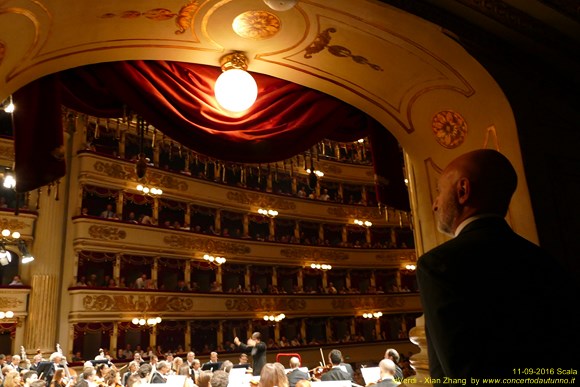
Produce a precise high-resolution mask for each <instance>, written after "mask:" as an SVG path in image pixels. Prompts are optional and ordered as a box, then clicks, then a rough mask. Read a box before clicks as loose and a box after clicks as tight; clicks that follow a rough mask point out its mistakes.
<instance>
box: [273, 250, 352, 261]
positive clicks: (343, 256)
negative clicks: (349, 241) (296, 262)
mask: <svg viewBox="0 0 580 387" xmlns="http://www.w3.org/2000/svg"><path fill="white" fill-rule="evenodd" d="M280 255H281V256H283V257H285V258H291V259H308V260H314V261H319V260H320V261H333V262H337V261H348V260H349V259H350V258H349V255H348V254H347V253H345V252H343V251H338V250H330V249H315V248H307V247H292V248H288V249H280Z"/></svg>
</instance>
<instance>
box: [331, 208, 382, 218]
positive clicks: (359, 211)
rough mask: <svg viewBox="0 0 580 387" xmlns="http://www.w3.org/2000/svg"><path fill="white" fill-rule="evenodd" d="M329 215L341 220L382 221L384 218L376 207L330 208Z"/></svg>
mask: <svg viewBox="0 0 580 387" xmlns="http://www.w3.org/2000/svg"><path fill="white" fill-rule="evenodd" d="M327 212H328V214H329V215H332V216H336V217H339V218H354V219H380V218H382V217H383V216H382V215H381V214H380V213H379V210H378V209H377V208H374V207H370V208H369V207H367V208H352V207H328V208H327Z"/></svg>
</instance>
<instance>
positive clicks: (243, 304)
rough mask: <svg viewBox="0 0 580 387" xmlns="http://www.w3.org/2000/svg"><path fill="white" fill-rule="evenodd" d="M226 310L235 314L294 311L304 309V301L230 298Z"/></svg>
mask: <svg viewBox="0 0 580 387" xmlns="http://www.w3.org/2000/svg"><path fill="white" fill-rule="evenodd" d="M226 309H227V310H232V311H237V312H268V311H273V310H283V311H296V310H304V309H306V300H303V299H287V298H264V297H259V298H249V297H248V298H243V299H237V298H230V299H228V300H226Z"/></svg>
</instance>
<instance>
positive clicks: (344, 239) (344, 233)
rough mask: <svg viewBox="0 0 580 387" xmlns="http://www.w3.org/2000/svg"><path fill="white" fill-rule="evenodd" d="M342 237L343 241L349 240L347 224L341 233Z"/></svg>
mask: <svg viewBox="0 0 580 387" xmlns="http://www.w3.org/2000/svg"><path fill="white" fill-rule="evenodd" d="M340 237H341V240H342V243H346V242H347V241H348V231H346V225H344V226H342V232H341V233H340Z"/></svg>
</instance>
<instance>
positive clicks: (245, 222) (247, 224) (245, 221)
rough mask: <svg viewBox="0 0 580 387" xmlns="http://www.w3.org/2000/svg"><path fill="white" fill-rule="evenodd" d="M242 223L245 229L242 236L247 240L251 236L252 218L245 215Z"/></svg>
mask: <svg viewBox="0 0 580 387" xmlns="http://www.w3.org/2000/svg"><path fill="white" fill-rule="evenodd" d="M242 222H243V224H242V227H243V231H242V236H243V237H245V238H247V237H249V236H250V216H249V215H248V214H244V217H243V219H242Z"/></svg>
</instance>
